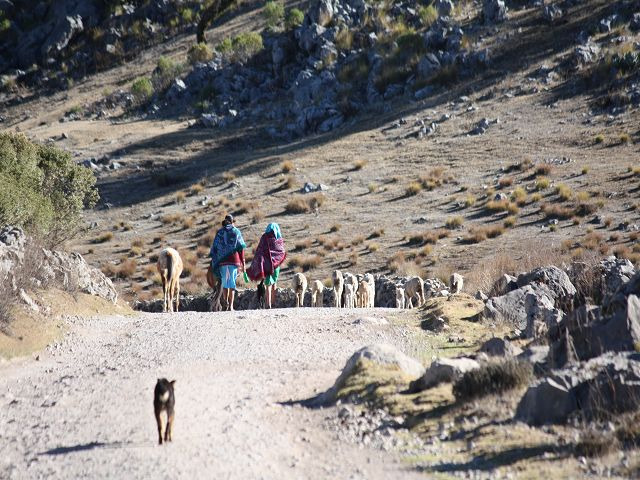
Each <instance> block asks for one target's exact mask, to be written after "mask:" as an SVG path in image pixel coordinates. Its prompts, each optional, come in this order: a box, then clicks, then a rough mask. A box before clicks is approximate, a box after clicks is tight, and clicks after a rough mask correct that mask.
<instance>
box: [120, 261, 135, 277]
mask: <svg viewBox="0 0 640 480" xmlns="http://www.w3.org/2000/svg"><path fill="white" fill-rule="evenodd" d="M137 266H138V263H137V262H136V261H135V259H133V258H128V259H126V260H124V261H123V262H122V263H121V264H120V265H118V269H117V271H116V277H117V278H122V279H127V278H131V277H132V276H133V275H134V274H135V273H136V268H137Z"/></svg>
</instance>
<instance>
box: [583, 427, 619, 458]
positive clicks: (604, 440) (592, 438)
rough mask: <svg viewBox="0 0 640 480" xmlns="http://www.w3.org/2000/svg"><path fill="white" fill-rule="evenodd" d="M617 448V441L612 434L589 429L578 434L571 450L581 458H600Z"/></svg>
mask: <svg viewBox="0 0 640 480" xmlns="http://www.w3.org/2000/svg"><path fill="white" fill-rule="evenodd" d="M618 447H619V443H618V439H617V438H616V437H615V436H614V435H613V434H612V433H609V432H602V431H597V430H595V429H593V430H591V429H590V430H586V431H584V432H582V433H581V434H580V439H579V440H578V443H576V444H575V445H574V447H573V448H574V452H575V453H576V455H579V456H582V457H601V456H603V455H606V454H607V453H609V452H613V451H614V450H617V449H618Z"/></svg>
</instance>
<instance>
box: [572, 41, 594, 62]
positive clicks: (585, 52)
mask: <svg viewBox="0 0 640 480" xmlns="http://www.w3.org/2000/svg"><path fill="white" fill-rule="evenodd" d="M599 54H600V47H599V46H598V45H596V44H595V43H591V42H588V43H585V44H584V45H578V46H577V47H576V48H575V49H574V50H573V64H574V66H575V67H576V68H580V67H583V66H586V65H590V64H592V63H594V62H596V61H597V60H598V58H599Z"/></svg>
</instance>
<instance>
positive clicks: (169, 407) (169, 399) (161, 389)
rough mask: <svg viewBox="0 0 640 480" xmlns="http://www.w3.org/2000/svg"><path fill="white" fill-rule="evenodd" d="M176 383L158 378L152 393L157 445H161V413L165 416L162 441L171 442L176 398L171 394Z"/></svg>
mask: <svg viewBox="0 0 640 480" xmlns="http://www.w3.org/2000/svg"><path fill="white" fill-rule="evenodd" d="M175 383H176V381H175V380H171V381H168V380H167V379H166V378H159V379H158V382H157V383H156V388H155V389H154V391H153V411H154V413H155V415H156V423H157V424H158V443H159V444H160V445H162V438H163V437H162V412H163V411H164V412H166V414H167V427H166V429H165V431H164V441H165V442H170V441H171V431H172V430H173V417H174V414H175V412H174V407H175V405H176V397H175V396H174V394H173V386H174V385H175Z"/></svg>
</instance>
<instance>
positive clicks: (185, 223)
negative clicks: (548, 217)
mask: <svg viewBox="0 0 640 480" xmlns="http://www.w3.org/2000/svg"><path fill="white" fill-rule="evenodd" d="M195 223H196V219H195V218H193V217H188V218H183V219H182V224H181V225H182V230H189V229H191V228H193V226H194V224H195Z"/></svg>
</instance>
